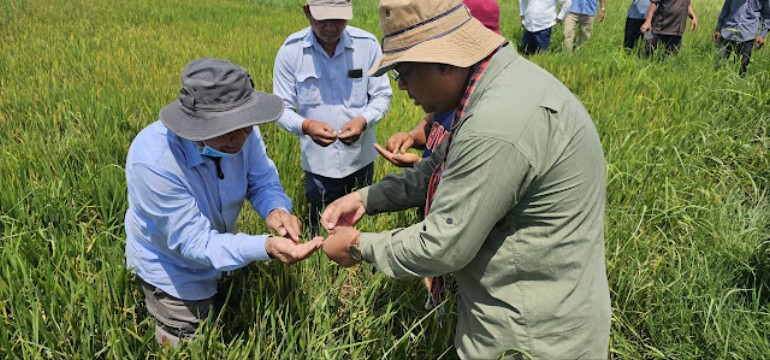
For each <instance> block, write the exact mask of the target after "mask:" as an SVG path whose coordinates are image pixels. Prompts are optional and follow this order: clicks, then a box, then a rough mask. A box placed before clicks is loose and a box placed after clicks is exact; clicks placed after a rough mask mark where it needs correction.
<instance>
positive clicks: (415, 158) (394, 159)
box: [374, 144, 422, 167]
mask: <svg viewBox="0 0 770 360" xmlns="http://www.w3.org/2000/svg"><path fill="white" fill-rule="evenodd" d="M374 149H375V150H377V152H378V153H380V155H382V157H384V158H385V160H388V161H390V163H391V164H393V165H396V166H398V167H411V166H414V164H416V163H418V162H419V161H420V160H422V158H421V157H420V156H419V155H417V154H413V153H409V152H407V153H403V154H397V153H393V152H390V151H388V150H385V149H384V148H383V147H382V146H380V145H379V144H374Z"/></svg>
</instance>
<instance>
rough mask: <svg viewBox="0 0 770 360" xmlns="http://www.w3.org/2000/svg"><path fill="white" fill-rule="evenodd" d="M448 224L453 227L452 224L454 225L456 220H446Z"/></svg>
mask: <svg viewBox="0 0 770 360" xmlns="http://www.w3.org/2000/svg"><path fill="white" fill-rule="evenodd" d="M446 223H447V224H448V225H452V223H454V220H452V218H446Z"/></svg>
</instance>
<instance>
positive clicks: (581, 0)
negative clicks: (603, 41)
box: [564, 0, 605, 52]
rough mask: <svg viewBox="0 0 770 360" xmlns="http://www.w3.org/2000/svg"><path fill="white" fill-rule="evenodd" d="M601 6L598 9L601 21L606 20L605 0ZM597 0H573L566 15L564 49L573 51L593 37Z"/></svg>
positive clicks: (602, 0) (601, 1)
mask: <svg viewBox="0 0 770 360" xmlns="http://www.w3.org/2000/svg"><path fill="white" fill-rule="evenodd" d="M599 2H600V3H601V8H600V9H598V10H599V12H598V16H599V22H602V21H604V10H605V0H600V1H599ZM596 5H597V1H596V0H572V5H570V8H569V12H568V13H567V16H565V17H564V50H565V51H567V52H572V51H573V50H575V46H576V45H577V47H580V46H582V45H583V44H585V42H586V41H588V39H589V38H590V37H591V30H593V27H594V19H595V17H596V16H597V12H596V10H597V9H596ZM575 29H577V30H578V38H577V44H575Z"/></svg>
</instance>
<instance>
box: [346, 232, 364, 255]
mask: <svg viewBox="0 0 770 360" xmlns="http://www.w3.org/2000/svg"><path fill="white" fill-rule="evenodd" d="M359 236H361V233H358V235H356V238H355V239H353V242H352V243H351V244H350V247H348V253H350V257H352V258H353V260H355V261H361V260H363V256H362V255H361V248H360V247H358V237H359Z"/></svg>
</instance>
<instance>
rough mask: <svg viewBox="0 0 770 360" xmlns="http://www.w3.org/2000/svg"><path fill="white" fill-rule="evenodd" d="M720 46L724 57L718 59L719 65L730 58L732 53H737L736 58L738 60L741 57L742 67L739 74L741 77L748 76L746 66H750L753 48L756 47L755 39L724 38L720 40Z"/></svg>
mask: <svg viewBox="0 0 770 360" xmlns="http://www.w3.org/2000/svg"><path fill="white" fill-rule="evenodd" d="M719 48H720V50H721V52H722V57H721V58H720V59H719V60H718V61H717V66H719V63H721V62H722V61H723V60H725V59H727V58H729V57H730V55H732V54H735V58H734V59H735V60H738V57H740V58H741V69H740V70H739V71H738V74H739V75H740V76H741V77H743V76H746V68H747V67H748V66H749V62H751V50H752V49H754V39H751V40H749V41H743V42H738V41H732V40H725V39H722V40H721V41H720V42H719ZM735 60H734V61H735Z"/></svg>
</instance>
